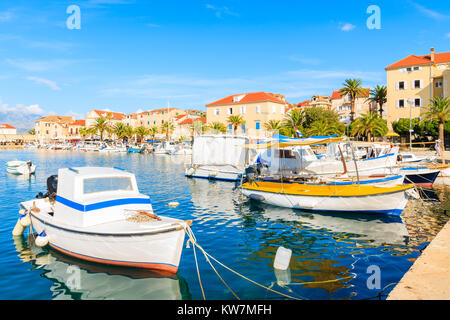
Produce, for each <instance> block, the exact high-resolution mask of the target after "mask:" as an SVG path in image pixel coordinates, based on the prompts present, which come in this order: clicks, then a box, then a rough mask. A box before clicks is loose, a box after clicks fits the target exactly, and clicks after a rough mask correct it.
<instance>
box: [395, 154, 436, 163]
mask: <svg viewBox="0 0 450 320" xmlns="http://www.w3.org/2000/svg"><path fill="white" fill-rule="evenodd" d="M398 158H399V160H400V163H401V164H410V163H417V162H422V161H433V160H434V158H436V157H429V156H428V157H427V156H419V157H418V156H416V155H415V154H414V153H412V152H399V154H398Z"/></svg>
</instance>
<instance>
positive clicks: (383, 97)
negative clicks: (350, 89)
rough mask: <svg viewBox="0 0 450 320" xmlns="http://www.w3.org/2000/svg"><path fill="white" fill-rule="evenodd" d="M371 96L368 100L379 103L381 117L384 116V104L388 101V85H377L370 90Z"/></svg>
mask: <svg viewBox="0 0 450 320" xmlns="http://www.w3.org/2000/svg"><path fill="white" fill-rule="evenodd" d="M370 95H371V97H370V98H368V99H367V101H371V102H373V103H374V104H375V105H377V104H378V105H379V106H380V109H378V112H380V118H383V111H384V110H383V105H384V104H385V103H386V102H387V87H386V86H379V85H377V86H376V87H375V88H373V89H372V90H370Z"/></svg>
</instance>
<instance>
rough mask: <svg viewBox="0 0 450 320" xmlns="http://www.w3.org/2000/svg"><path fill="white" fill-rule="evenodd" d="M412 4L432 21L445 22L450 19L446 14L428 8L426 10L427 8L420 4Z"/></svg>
mask: <svg viewBox="0 0 450 320" xmlns="http://www.w3.org/2000/svg"><path fill="white" fill-rule="evenodd" d="M412 4H413V5H414V6H415V7H416V8H417V10H419V11H420V12H421V13H422V14H424V15H426V16H428V17H430V18H432V19H435V20H445V19H449V18H450V15H448V14H444V13H440V12H437V11H435V10H431V9H428V8H426V7H424V6H422V5H420V4H418V3H414V2H413V3H412Z"/></svg>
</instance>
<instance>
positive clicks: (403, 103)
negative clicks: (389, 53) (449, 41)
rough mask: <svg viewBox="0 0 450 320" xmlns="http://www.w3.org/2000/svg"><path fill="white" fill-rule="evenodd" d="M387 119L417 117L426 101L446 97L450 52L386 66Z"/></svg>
mask: <svg viewBox="0 0 450 320" xmlns="http://www.w3.org/2000/svg"><path fill="white" fill-rule="evenodd" d="M386 71H387V119H388V124H389V126H390V128H392V122H394V121H398V120H399V119H402V118H407V119H409V117H410V114H411V118H413V119H414V118H420V116H421V113H422V112H423V109H424V107H427V106H428V104H429V103H430V99H432V98H434V97H437V96H445V97H448V96H449V94H450V52H446V53H436V52H435V50H434V48H432V49H431V51H430V54H428V55H423V56H415V55H410V56H409V57H406V58H404V59H402V60H400V61H398V62H396V63H394V64H392V65H390V66H388V67H386Z"/></svg>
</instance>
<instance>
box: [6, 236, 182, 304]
mask: <svg viewBox="0 0 450 320" xmlns="http://www.w3.org/2000/svg"><path fill="white" fill-rule="evenodd" d="M13 240H14V245H15V248H16V250H17V252H18V253H19V254H18V257H19V258H20V259H21V260H22V261H23V262H29V263H31V265H32V266H33V269H39V270H42V271H43V272H42V274H41V275H42V277H44V278H47V279H49V280H51V281H52V282H53V285H52V286H51V288H50V290H51V291H52V295H53V299H56V300H67V299H71V300H72V299H75V300H80V299H119V300H126V299H146V300H181V299H183V300H184V299H191V294H190V292H189V289H188V285H187V282H186V280H185V279H184V278H182V277H180V276H178V275H168V274H164V273H158V272H154V271H150V270H143V269H136V268H122V267H114V266H107V265H101V264H96V263H90V262H86V261H82V260H78V259H75V258H72V257H69V256H66V255H64V254H61V253H59V252H58V251H55V250H53V249H42V248H38V247H36V246H35V245H34V236H33V235H31V236H28V237H27V238H25V237H24V236H18V237H13Z"/></svg>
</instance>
